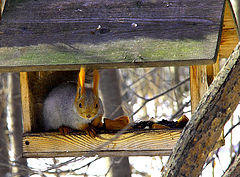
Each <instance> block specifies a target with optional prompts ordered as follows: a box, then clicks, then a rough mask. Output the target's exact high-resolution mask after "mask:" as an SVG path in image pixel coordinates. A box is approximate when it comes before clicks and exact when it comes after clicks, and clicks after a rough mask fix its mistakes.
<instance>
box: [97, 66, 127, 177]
mask: <svg viewBox="0 0 240 177" xmlns="http://www.w3.org/2000/svg"><path fill="white" fill-rule="evenodd" d="M100 78H101V81H100V90H101V94H102V101H103V105H104V113H105V117H107V118H111V119H114V118H116V117H118V116H121V115H124V112H123V109H122V107H121V104H122V98H121V92H120V86H119V75H118V72H117V70H115V69H109V70H103V71H101V77H100ZM109 168H111V169H110V173H109V174H110V176H111V177H130V176H131V169H130V164H129V160H128V158H127V157H112V158H111V159H110V167H109Z"/></svg>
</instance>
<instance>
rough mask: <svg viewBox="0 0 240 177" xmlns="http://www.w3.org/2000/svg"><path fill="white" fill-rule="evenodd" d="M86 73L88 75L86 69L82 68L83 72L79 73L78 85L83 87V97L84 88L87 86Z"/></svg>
mask: <svg viewBox="0 0 240 177" xmlns="http://www.w3.org/2000/svg"><path fill="white" fill-rule="evenodd" d="M85 73H86V68H85V67H83V66H82V67H81V70H80V72H79V78H78V84H79V85H80V87H81V95H83V94H84V93H85V86H84V85H85ZM78 88H79V87H78Z"/></svg>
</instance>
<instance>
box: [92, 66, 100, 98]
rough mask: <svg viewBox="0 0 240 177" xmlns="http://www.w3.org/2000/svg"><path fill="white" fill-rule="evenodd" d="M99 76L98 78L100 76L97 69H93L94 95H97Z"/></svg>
mask: <svg viewBox="0 0 240 177" xmlns="http://www.w3.org/2000/svg"><path fill="white" fill-rule="evenodd" d="M99 78H100V76H99V72H98V70H96V69H94V71H93V93H94V95H96V96H98V84H99Z"/></svg>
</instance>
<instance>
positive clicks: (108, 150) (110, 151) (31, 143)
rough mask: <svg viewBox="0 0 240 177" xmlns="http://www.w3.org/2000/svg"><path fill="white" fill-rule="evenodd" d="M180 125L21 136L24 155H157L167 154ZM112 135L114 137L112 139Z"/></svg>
mask: <svg viewBox="0 0 240 177" xmlns="http://www.w3.org/2000/svg"><path fill="white" fill-rule="evenodd" d="M181 131H182V130H180V129H176V130H171V129H161V130H128V131H125V132H124V133H123V134H121V135H120V137H118V138H117V139H115V136H116V134H113V133H101V134H99V135H98V136H97V137H96V138H91V137H89V136H88V135H84V134H80V133H75V134H70V135H61V134H60V133H27V134H24V136H23V156H24V157H34V158H35V157H67V156H95V155H98V156H144V155H148V156H160V155H169V154H170V153H171V151H172V148H173V147H174V146H175V143H176V141H177V140H178V138H179V136H180V134H181ZM112 139H114V140H112Z"/></svg>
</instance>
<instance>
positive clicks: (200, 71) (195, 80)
mask: <svg viewBox="0 0 240 177" xmlns="http://www.w3.org/2000/svg"><path fill="white" fill-rule="evenodd" d="M207 88H208V83H207V69H206V65H199V66H190V94H191V108H192V109H191V110H192V113H193V112H194V111H195V109H196V108H197V106H198V104H199V101H200V100H201V98H202V96H203V95H204V93H205V92H206V91H207Z"/></svg>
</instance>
